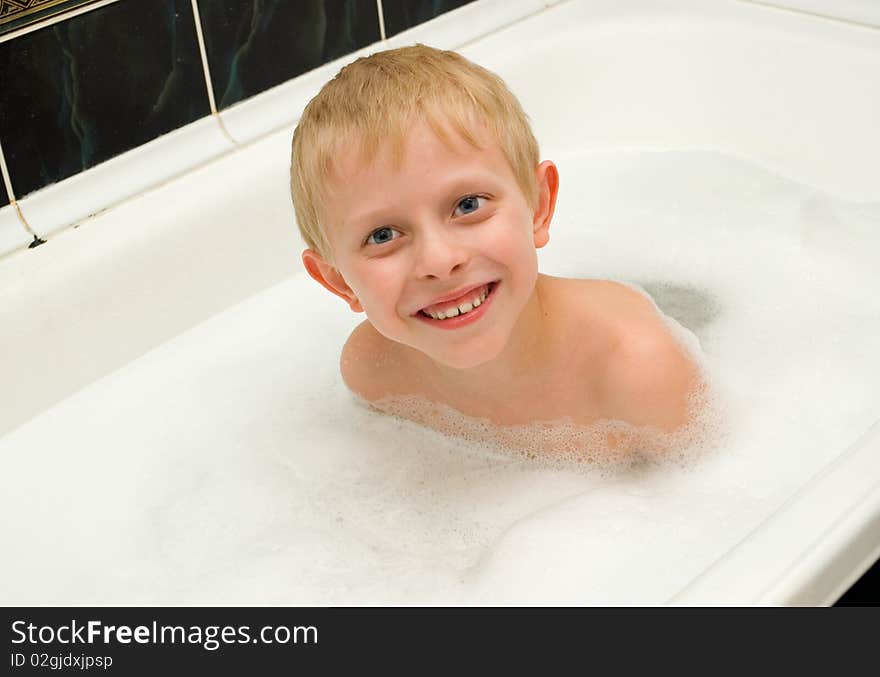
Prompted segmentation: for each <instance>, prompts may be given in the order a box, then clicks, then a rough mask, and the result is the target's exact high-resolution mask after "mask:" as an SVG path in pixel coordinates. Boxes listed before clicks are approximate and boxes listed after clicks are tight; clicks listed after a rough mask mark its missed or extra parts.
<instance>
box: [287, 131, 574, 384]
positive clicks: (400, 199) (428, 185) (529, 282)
mask: <svg viewBox="0 0 880 677" xmlns="http://www.w3.org/2000/svg"><path fill="white" fill-rule="evenodd" d="M450 136H451V139H452V142H451V145H447V144H445V143H443V142H442V141H441V140H440V139H439V138H438V137H437V136H436V135H435V134H434V132H433V131H432V130H431V128H430V127H429V126H428V125H427V124H426V123H424V122H420V123H419V124H418V125H416V126H415V127H414V128H413V129H412V131H411V133H410V134H409V135H408V137H407V140H406V143H405V146H404V154H403V158H402V162H401V164H400V166H398V167H396V166H395V165H394V163H393V160H392V157H391V152H390V148H388V147H381V148H380V150H379V152H378V153H377V155H376V157H375V158H374V159H373V161H372V162H370V163H369V164H364V163H361V162H360V161H359V158H358V157H357V155H358V153H351V154H350V155H349V156H348V157H340V158H338V159H337V160H335V163H334V170H335V171H334V173H333V174H334V175H333V178H332V180H331V182H330V184H329V186H328V189H329V190H328V199H327V204H326V206H325V209H324V217H325V222H326V223H327V224H328V232H327V236H328V239H329V241H330V246H331V248H332V251H333V258H334V262H335V266H331V265H330V264H329V263H328V262H326V261H325V260H324V259H323V258H322V257H321V256H320V255H318V254H317V253H316V252H313V251H311V250H309V251H307V252H305V253H304V254H303V259H304V262H305V264H306V268H307V269H308V271H309V273H310V274H311V275H312V276H313V277H314V278H315V279H317V280H318V281H319V282H321V284H323V285H324V286H325V287H327V288H328V289H330V290H331V291H333V292H334V293H335V294H337V295H339V296H341V297H342V298H344V299H345V300H346V301H347V302H348V303H349V305H350V306H351V308H352V309H353V310H355V311H360V310H364V311H365V312H366V314H367V318H368V319H369V321H370V322H371V323H372V325H373V326H374V327H375V328H376V330H377V331H379V333H381V334H382V335H384V336H385V337H387V338H389V339H391V340H393V341H397V342H399V343H403V344H405V345H408V346H410V347H412V348H415V349H417V350H419V351H421V352H423V353H425V354H426V355H428V356H429V357H431V358H432V359H434V360H436V361H437V362H439V363H441V364H444V365H447V366H450V367H455V368H459V369H462V368H468V367H473V366H476V365H479V364H482V363H484V362H487V361H489V360H492V359H493V358H495V357H496V356H497V355H498V354H499V353H500V352H501V350H502V349H503V348H504V346H505V345H506V344H507V341H508V339H509V338H510V336H511V332H512V331H513V329H514V325H515V324H516V322H517V319H518V318H519V316H520V313H521V311H522V310H523V308H524V307H525V305H526V303H527V302H528V301H529V299H530V298H531V296H532V294H533V292H534V289H535V282H536V280H537V274H538V263H537V255H536V252H535V249H536V248H537V247H542V246H544V244H546V243H547V240H548V233H547V230H548V228H549V225H550V218H551V217H552V212H553V205H554V203H555V193H556V185H557V183H556V181H557V180H556V169H555V167H554V166H553V165H552V163H549V162H545V163H542V164H541V165H540V166H539V167H538V170H537V176H538V185H539V193H540V194H541V197H540V199H539V205H538V209H537V210H535V209H532V208H531V207H530V206H529V204H528V203H527V201H526V197H525V196H524V195H523V193H522V190H521V189H520V187H519V184H518V183H517V181H516V178H515V177H514V174H513V171H512V169H511V168H510V166H509V165H508V163H507V160H506V158H505V157H504V154H503V153H502V152H501V150H500V148H498V146H497V144H496V143H495V142H494V141H492V142H491V143H490V142H488V138H489V137H488V135H487V136H486V137H485V140H484V142H483V145H484V146H485V148H484V149H478V148H474V147H473V146H471V145H470V144H468V143H467V142H466V141H465V140H464V139H460V138H459V137H457V136H456V135H454V134H452V133H451V134H450ZM542 184H543V185H542ZM487 285H489V286H488V287H487ZM487 291H488V296H487V295H486V292H487ZM450 296H455V297H456V298H455V299H452V300H450ZM474 299H479V300H480V305H478V306H477V305H475V303H474ZM462 306H463V307H462ZM469 306H471V307H473V309H472V310H469V311H468V312H464V313H462V312H461V311H462V310H467V309H468V307H469ZM453 308H457V315H455V316H454V317H452V315H453V314H454V313H455V312H456V311H453V310H452V309H453ZM440 311H442V312H443V313H444V315H446V316H450V317H448V318H447V319H434V318H432V317H428V316H427V315H426V314H425V313H426V312H433V313H434V314H437V313H438V312H440Z"/></svg>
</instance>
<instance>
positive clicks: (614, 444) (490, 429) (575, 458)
mask: <svg viewBox="0 0 880 677" xmlns="http://www.w3.org/2000/svg"><path fill="white" fill-rule="evenodd" d="M710 383H711V379H709V378H708V377H707V374H706V373H705V372H703V373H702V374H701V378H700V381H699V385H698V386H697V387H695V388H694V389H692V390H691V392H690V393H688V396H687V423H686V424H685V425H683V426H681V427H679V428H678V429H677V430H675V431H674V432H668V431H665V430H662V429H660V428H655V427H652V426H635V425H633V424H631V423H628V422H626V421H623V420H618V419H600V420H598V421H595V422H593V423H591V424H589V425H583V424H577V423H574V422H572V421H571V420H570V419H568V418H563V419H558V420H551V421H535V422H531V423H528V424H522V425H497V424H495V423H493V422H492V421H490V420H489V419H487V418H476V417H471V416H467V415H466V414H463V413H462V412H460V411H458V410H456V409H454V408H452V407H451V406H449V405H446V404H443V403H440V402H434V401H431V400H429V399H427V398H425V397H421V396H394V397H385V398H382V399H381V400H377V401H375V402H373V403H370V402H367V401H365V400H363V399H361V398H359V397H357V396H356V395H353V397H354V399H355V401H356V402H358V403H359V404H360V405H361V406H363V407H366V408H368V409H372V410H374V411H377V412H381V413H383V414H388V415H391V416H395V417H397V418H399V419H401V420H408V421H413V422H416V423H417V424H419V425H423V426H426V427H427V428H431V429H433V430H436V431H437V432H439V433H440V434H442V435H445V436H446V437H447V438H449V439H450V440H452V441H458V442H459V443H460V446H461V447H462V448H470V449H479V450H481V451H482V452H484V453H488V454H504V455H510V456H512V457H514V458H519V459H522V460H525V461H527V462H529V463H532V464H534V465H535V466H536V467H546V468H556V469H568V470H575V471H578V470H579V471H587V472H589V471H600V472H602V473H604V474H608V473H613V472H615V471H619V470H624V469H627V468H631V467H633V466H636V465H645V464H669V463H673V464H678V465H681V466H687V465H689V464H691V463H693V462H694V461H696V460H697V458H698V457H699V456H700V455H702V454H704V453H707V452H708V451H710V450H711V449H714V448H717V447H718V446H719V444H720V442H721V440H722V439H723V436H724V432H723V431H724V423H725V420H726V419H725V417H724V416H723V414H722V411H723V402H722V400H721V399H720V397H719V396H718V393H717V391H715V390H713V389H712V388H711V387H710ZM623 450H626V451H623Z"/></svg>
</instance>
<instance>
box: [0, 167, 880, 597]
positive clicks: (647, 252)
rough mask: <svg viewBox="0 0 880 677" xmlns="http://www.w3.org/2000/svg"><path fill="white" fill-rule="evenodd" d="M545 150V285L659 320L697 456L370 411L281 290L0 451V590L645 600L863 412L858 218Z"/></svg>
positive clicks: (836, 447)
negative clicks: (522, 437) (652, 453)
mask: <svg viewBox="0 0 880 677" xmlns="http://www.w3.org/2000/svg"><path fill="white" fill-rule="evenodd" d="M548 156H549V157H553V158H554V159H557V160H558V164H559V167H560V171H561V175H562V182H561V185H562V192H561V194H560V198H559V203H558V211H557V216H556V219H555V221H554V225H553V227H552V229H551V242H550V244H549V246H548V247H546V248H544V249H542V250H540V253H539V255H540V257H541V269H542V271H543V272H546V273H548V274H552V275H560V276H571V277H590V278H609V279H615V280H619V281H622V282H626V283H629V284H633V285H638V286H639V287H641V288H643V289H644V290H645V291H646V292H647V293H649V294H650V295H651V296H652V298H654V299H655V300H656V302H657V305H658V307H659V308H660V309H661V310H662V311H663V312H664V313H666V314H667V315H668V316H669V317H670V318H671V319H672V320H675V322H676V323H678V324H680V325H681V327H680V328H679V329H680V330H681V331H680V337H681V338H682V341H683V342H685V343H689V345H690V347H691V348H692V349H693V350H698V351H701V353H702V355H703V358H704V360H705V362H704V368H705V370H706V373H707V374H709V375H710V376H711V381H712V385H713V388H714V390H715V392H716V393H717V401H718V402H723V403H724V406H723V411H722V413H723V423H724V435H721V436H720V437H719V438H718V443H717V444H715V446H714V448H712V449H710V450H708V451H707V452H706V453H703V454H701V455H699V456H696V457H689V459H690V460H689V461H688V463H687V464H686V465H685V467H681V466H680V465H678V464H675V463H667V464H653V463H639V464H632V465H629V466H627V467H622V468H617V469H616V470H615V471H614V472H590V471H585V470H583V468H584V467H585V464H580V465H579V466H578V468H573V467H571V466H564V465H558V466H552V465H548V464H541V463H535V462H534V461H530V460H529V459H527V458H522V457H521V456H511V455H505V454H501V453H498V452H497V450H493V449H491V448H489V447H486V446H482V445H467V444H462V443H461V441H460V440H452V439H449V438H447V437H444V436H443V435H440V434H438V433H434V432H432V431H430V430H426V429H424V428H422V427H420V426H418V425H416V424H414V423H410V422H406V421H401V420H399V419H396V418H394V417H391V416H387V415H384V414H378V413H375V412H373V411H369V410H367V409H365V408H363V407H360V406H358V405H357V403H356V402H355V401H354V400H353V398H352V397H351V396H350V394H349V393H348V391H347V390H346V389H345V387H344V385H343V384H342V381H341V378H340V376H339V372H338V357H339V350H340V348H341V346H342V344H343V343H344V341H345V339H346V338H347V336H348V333H349V332H350V331H351V329H352V328H353V327H354V325H355V324H356V323H357V322H358V321H359V320H360V319H361V317H360V316H357V315H354V314H351V313H350V312H348V311H347V308H346V307H345V306H344V305H343V304H342V303H341V302H339V301H338V300H337V299H335V298H331V296H330V295H329V294H327V292H326V291H324V290H323V289H321V288H320V287H319V286H318V285H316V284H315V283H314V282H313V281H312V280H311V279H309V278H308V277H307V276H305V275H298V276H297V277H295V278H292V279H290V280H288V281H286V282H284V283H283V284H281V285H278V286H277V287H275V288H273V289H270V290H267V291H266V292H265V293H263V294H260V295H258V296H256V297H254V298H252V299H250V300H248V301H246V302H245V303H243V304H241V305H239V306H237V307H235V308H232V309H230V310H228V311H227V312H225V313H223V314H222V315H220V316H218V317H216V318H214V319H212V320H210V321H208V322H206V323H204V324H202V325H200V326H199V327H196V328H195V329H193V330H192V331H190V332H187V333H185V334H183V335H181V336H179V337H177V338H175V339H174V340H173V341H171V342H169V343H167V344H165V345H163V346H161V347H160V348H158V349H156V350H154V351H152V352H151V353H149V354H147V355H145V356H143V357H142V358H141V359H139V360H137V361H135V362H133V363H131V364H129V365H128V366H127V367H125V368H124V369H122V370H120V371H118V372H116V373H114V374H112V375H110V376H108V377H107V378H105V379H102V380H101V381H99V382H97V383H95V384H93V385H91V386H90V387H88V388H86V389H84V390H83V391H81V392H80V393H78V394H76V395H75V396H74V397H72V398H70V399H68V400H66V401H65V402H62V403H61V404H59V405H58V406H56V407H53V408H52V409H50V410H48V411H47V412H45V413H44V414H42V415H41V416H39V417H38V418H36V419H34V420H33V421H31V422H29V423H28V424H26V425H24V426H22V427H20V428H19V429H17V430H15V431H13V432H12V433H10V434H8V435H6V436H5V437H3V438H2V439H0V458H3V459H4V472H3V473H2V474H0V525H2V531H3V533H4V535H5V537H6V539H7V541H8V542H10V543H15V544H16V547H15V548H14V552H13V551H10V556H9V557H7V558H5V559H4V562H3V563H2V565H0V566H2V567H3V574H4V575H3V576H2V577H0V581H2V582H0V599H2V600H3V601H4V602H5V603H9V604H16V603H18V604H34V603H50V604H66V603H74V604H76V603H79V604H83V603H85V604H104V603H109V604H113V603H143V604H162V603H172V604H173V603H177V604H188V603H211V604H235V603H246V604H260V603H277V604H285V603H296V604H310V603H318V604H340V603H365V602H367V603H368V602H374V603H409V602H413V603H418V602H441V603H442V602H459V601H461V602H502V603H516V602H538V603H540V602H544V603H557V602H558V603H600V602H623V603H626V602H638V603H644V604H652V603H660V602H663V601H665V600H667V599H669V598H670V597H671V596H672V595H674V594H675V593H676V592H678V591H679V590H680V589H681V588H682V587H683V586H684V585H686V584H687V583H688V582H689V581H690V580H692V579H693V577H694V576H696V575H697V574H699V573H700V572H701V571H702V570H703V569H704V568H705V567H706V566H708V565H709V564H710V563H712V562H713V561H715V560H716V559H718V558H719V557H720V556H722V555H723V554H724V553H725V552H726V551H727V550H728V549H729V548H731V547H732V546H733V545H735V544H736V543H737V542H738V541H739V540H740V539H742V538H743V537H744V536H745V535H746V534H748V533H749V532H750V531H751V530H752V529H753V528H754V527H755V526H757V525H758V524H759V523H760V522H761V521H762V520H764V519H765V518H766V517H767V516H768V515H769V514H771V513H772V512H773V511H774V510H775V509H777V508H778V507H779V506H780V505H781V504H782V503H783V502H784V501H785V500H786V499H787V498H788V497H789V496H790V495H791V494H792V493H793V492H794V491H795V490H796V489H797V488H799V487H800V486H801V485H803V483H804V482H805V481H806V480H807V479H809V478H810V477H811V476H812V475H814V474H815V473H816V472H818V471H819V470H820V469H821V468H822V467H824V466H825V465H826V464H827V463H829V462H830V461H832V460H833V459H834V458H835V457H836V456H837V455H838V454H839V453H840V452H841V451H842V450H844V449H845V448H846V447H847V446H848V445H849V444H850V443H851V442H852V441H854V440H855V439H856V438H857V437H858V436H859V435H860V434H861V433H862V432H863V431H864V430H865V429H866V428H867V427H868V426H869V425H870V424H871V423H873V421H874V420H876V419H877V418H878V417H880V403H878V400H877V397H876V392H877V384H878V382H880V355H878V352H877V349H876V348H877V345H880V296H878V294H877V290H878V289H880V273H878V270H877V267H876V265H875V262H874V261H873V252H876V237H877V236H876V233H877V232H878V228H880V205H876V204H854V203H846V202H842V201H840V200H836V199H833V198H831V197H829V196H828V195H824V194H822V193H821V192H818V191H816V190H814V189H811V188H809V187H807V186H803V185H799V184H796V183H793V182H791V181H788V180H786V179H784V178H782V177H779V176H776V175H773V174H769V173H767V172H766V171H764V170H762V169H760V168H758V167H756V166H754V165H750V164H747V163H745V162H743V161H742V160H736V159H732V158H729V157H725V156H723V155H719V154H714V153H702V152H681V153H672V152H669V153H607V154H581V155H568V156H565V155H561V154H555V153H552V152H549V153H548ZM291 265H292V266H295V265H296V261H293V260H292V262H291ZM305 317H307V318H309V321H308V323H305V322H303V318H305ZM670 326H671V327H673V328H674V327H676V326H677V325H675V324H671V325H670ZM23 516H25V517H23Z"/></svg>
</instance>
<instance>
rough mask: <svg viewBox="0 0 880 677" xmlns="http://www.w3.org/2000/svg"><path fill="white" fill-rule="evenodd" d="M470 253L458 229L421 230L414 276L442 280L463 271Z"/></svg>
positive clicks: (436, 228)
mask: <svg viewBox="0 0 880 677" xmlns="http://www.w3.org/2000/svg"><path fill="white" fill-rule="evenodd" d="M469 259H470V253H469V252H468V249H467V247H466V246H465V242H464V240H463V238H462V234H461V233H460V231H459V230H458V229H455V228H449V227H444V226H436V227H433V226H432V227H430V228H425V229H422V232H421V237H420V238H419V244H418V251H417V255H416V262H415V271H416V275H417V276H418V277H420V278H424V279H429V280H431V279H433V280H442V279H444V278H447V277H450V276H452V275H453V274H455V273H457V272H460V271H461V270H463V269H464V267H465V265H466V264H467V262H468V260H469Z"/></svg>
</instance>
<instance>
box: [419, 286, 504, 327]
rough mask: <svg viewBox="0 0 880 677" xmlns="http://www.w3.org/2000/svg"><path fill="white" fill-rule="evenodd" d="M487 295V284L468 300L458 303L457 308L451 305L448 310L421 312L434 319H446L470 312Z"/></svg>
mask: <svg viewBox="0 0 880 677" xmlns="http://www.w3.org/2000/svg"><path fill="white" fill-rule="evenodd" d="M488 295H489V288H488V286H487V287H486V288H485V289H483V291H482V292H481V293H480V294H479V295H478V296H475V297H474V298H473V299H471V300H470V301H465V302H464V303H461V304H459V306H458V308H455V307H452V308H449V309H448V310H441V311H440V312H434V311H431V310H425V311H423V312H425V313H427V314H428V315H430V316H431V317H433V318H434V319H435V320H446V319H449V318H451V317H458V316H459V315H464V314H465V313H469V312H471V311H472V310H473V309H474V308H478V307H479V306H480V304H481V303H483V301H485V300H486V297H487V296H488Z"/></svg>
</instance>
